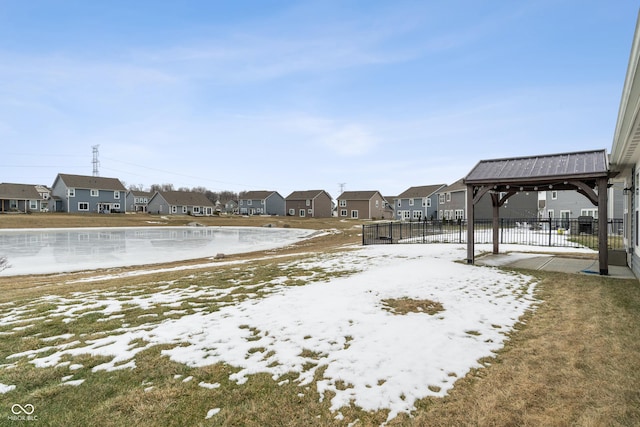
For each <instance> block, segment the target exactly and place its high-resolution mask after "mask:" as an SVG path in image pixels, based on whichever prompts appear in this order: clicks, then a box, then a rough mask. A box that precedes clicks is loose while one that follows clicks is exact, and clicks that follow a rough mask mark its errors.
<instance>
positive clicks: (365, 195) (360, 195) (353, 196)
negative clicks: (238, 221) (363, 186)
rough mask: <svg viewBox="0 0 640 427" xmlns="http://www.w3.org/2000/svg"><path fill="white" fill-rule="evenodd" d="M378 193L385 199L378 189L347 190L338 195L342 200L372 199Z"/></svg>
mask: <svg viewBox="0 0 640 427" xmlns="http://www.w3.org/2000/svg"><path fill="white" fill-rule="evenodd" d="M376 194H378V195H379V196H380V198H382V199H384V197H382V194H380V192H379V191H377V190H372V191H345V192H344V193H342V194H341V195H340V196H339V197H338V199H340V200H371V199H372V198H373V197H374V196H375V195H376Z"/></svg>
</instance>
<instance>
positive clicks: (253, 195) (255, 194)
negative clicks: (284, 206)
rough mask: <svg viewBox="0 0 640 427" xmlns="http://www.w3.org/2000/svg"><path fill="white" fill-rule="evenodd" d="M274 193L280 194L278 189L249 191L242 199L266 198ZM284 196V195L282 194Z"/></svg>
mask: <svg viewBox="0 0 640 427" xmlns="http://www.w3.org/2000/svg"><path fill="white" fill-rule="evenodd" d="M274 194H278V192H277V191H266V190H264V191H247V192H246V193H245V194H244V195H243V196H242V197H240V199H241V200H265V199H268V198H269V197H271V196H272V195H274ZM280 197H282V196H280Z"/></svg>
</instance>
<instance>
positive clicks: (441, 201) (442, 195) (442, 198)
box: [438, 194, 444, 219]
mask: <svg viewBox="0 0 640 427" xmlns="http://www.w3.org/2000/svg"><path fill="white" fill-rule="evenodd" d="M438 203H440V204H441V205H444V194H438ZM441 219H442V218H441Z"/></svg>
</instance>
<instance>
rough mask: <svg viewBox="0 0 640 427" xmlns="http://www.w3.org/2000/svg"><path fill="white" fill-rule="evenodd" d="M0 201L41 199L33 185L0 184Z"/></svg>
mask: <svg viewBox="0 0 640 427" xmlns="http://www.w3.org/2000/svg"><path fill="white" fill-rule="evenodd" d="M0 199H17V200H36V199H42V196H41V195H40V193H38V191H37V190H36V186H35V185H29V184H10V183H5V182H3V183H1V184H0Z"/></svg>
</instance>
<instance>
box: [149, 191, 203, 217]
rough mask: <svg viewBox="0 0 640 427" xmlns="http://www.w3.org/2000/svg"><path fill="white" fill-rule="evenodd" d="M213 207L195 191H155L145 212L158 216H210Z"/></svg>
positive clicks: (201, 194)
mask: <svg viewBox="0 0 640 427" xmlns="http://www.w3.org/2000/svg"><path fill="white" fill-rule="evenodd" d="M214 208H215V205H214V204H213V203H212V202H211V200H209V199H208V198H207V196H206V195H205V194H204V193H198V192H195V191H156V193H155V194H154V195H153V196H151V199H149V204H148V205H147V212H148V213H151V214H159V215H194V216H211V215H213V211H214Z"/></svg>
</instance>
